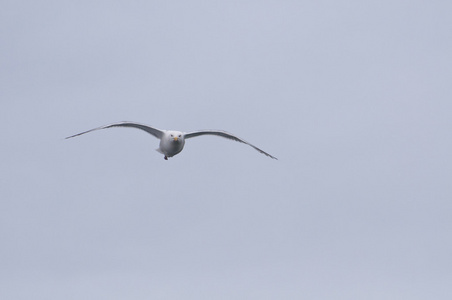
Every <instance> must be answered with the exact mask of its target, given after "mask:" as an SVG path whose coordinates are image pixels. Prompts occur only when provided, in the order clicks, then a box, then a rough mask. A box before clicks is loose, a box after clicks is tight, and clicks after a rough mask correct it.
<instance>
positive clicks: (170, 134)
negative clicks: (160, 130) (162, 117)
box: [165, 130, 185, 143]
mask: <svg viewBox="0 0 452 300" xmlns="http://www.w3.org/2000/svg"><path fill="white" fill-rule="evenodd" d="M165 138H166V139H167V140H168V141H171V142H176V143H183V142H184V140H185V139H184V134H183V133H182V132H180V131H173V130H168V131H167V132H166V134H165Z"/></svg>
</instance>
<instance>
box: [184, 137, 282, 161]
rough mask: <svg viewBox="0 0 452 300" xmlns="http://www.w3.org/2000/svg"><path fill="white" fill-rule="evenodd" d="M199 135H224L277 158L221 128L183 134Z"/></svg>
mask: <svg viewBox="0 0 452 300" xmlns="http://www.w3.org/2000/svg"><path fill="white" fill-rule="evenodd" d="M200 135H217V136H221V137H224V138H227V139H230V140H233V141H236V142H240V143H244V144H247V145H248V146H251V147H253V148H254V149H256V150H257V151H259V152H260V153H262V154H265V155H267V156H268V157H271V158H273V159H277V158H276V157H274V156H272V155H270V154H268V153H267V152H265V151H264V150H262V149H259V148H257V147H256V146H254V145H252V144H250V143H248V142H247V141H245V140H243V139H241V138H239V137H237V136H235V135H233V134H231V133H229V132H226V131H222V130H199V131H193V132H189V133H186V134H185V138H186V139H190V138H193V137H196V136H200Z"/></svg>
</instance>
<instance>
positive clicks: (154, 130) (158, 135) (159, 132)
mask: <svg viewBox="0 0 452 300" xmlns="http://www.w3.org/2000/svg"><path fill="white" fill-rule="evenodd" d="M110 127H133V128H138V129H141V130H144V131H146V132H147V133H150V134H152V135H153V136H155V137H156V138H158V139H160V138H161V137H162V136H163V130H160V129H157V128H155V127H151V126H148V125H143V124H139V123H135V122H127V121H124V122H118V123H113V124H109V125H105V126H101V127H97V128H94V129H91V130H87V131H84V132H81V133H77V134H74V135H71V136H68V137H67V138H66V139H70V138H73V137H76V136H79V135H82V134H85V133H88V132H91V131H96V130H100V129H106V128H110Z"/></svg>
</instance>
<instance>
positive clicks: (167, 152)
mask: <svg viewBox="0 0 452 300" xmlns="http://www.w3.org/2000/svg"><path fill="white" fill-rule="evenodd" d="M111 127H133V128H138V129H141V130H144V131H146V132H147V133H150V134H152V135H153V136H155V137H156V138H158V139H159V140H160V146H159V148H157V149H156V151H158V152H160V153H161V154H163V155H164V159H165V160H168V157H173V156H174V155H176V154H178V153H180V152H181V151H182V149H184V145H185V140H186V139H190V138H193V137H196V136H200V135H217V136H221V137H224V138H227V139H230V140H233V141H236V142H240V143H244V144H247V145H248V146H251V147H253V148H254V149H256V150H257V151H259V152H260V153H262V154H265V155H267V156H268V157H271V158H273V159H277V158H276V157H274V156H272V155H270V154H268V153H267V152H265V151H263V150H261V149H259V148H257V147H256V146H254V145H251V144H250V143H248V142H247V141H245V140H243V139H241V138H239V137H237V136H235V135H233V134H230V133H229V132H226V131H222V130H198V131H193V132H189V133H186V132H182V131H175V130H161V129H157V128H155V127H152V126H148V125H143V124H140V123H135V122H127V121H124V122H118V123H113V124H110V125H105V126H101V127H97V128H94V129H91V130H88V131H84V132H81V133H77V134H74V135H71V136H68V137H67V138H66V139H70V138H73V137H76V136H79V135H82V134H85V133H88V132H91V131H95V130H100V129H106V128H111Z"/></svg>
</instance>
